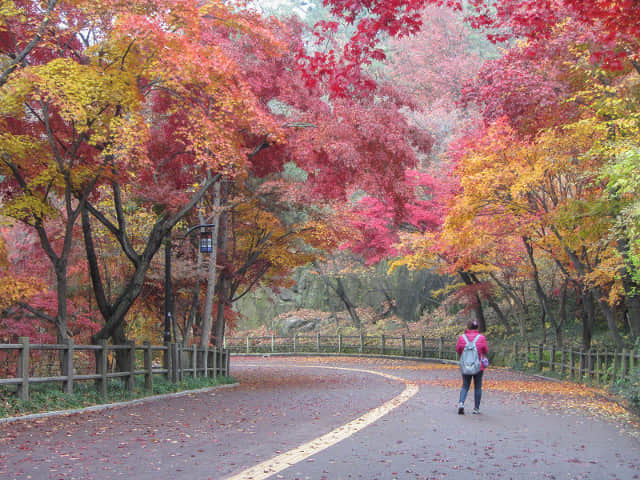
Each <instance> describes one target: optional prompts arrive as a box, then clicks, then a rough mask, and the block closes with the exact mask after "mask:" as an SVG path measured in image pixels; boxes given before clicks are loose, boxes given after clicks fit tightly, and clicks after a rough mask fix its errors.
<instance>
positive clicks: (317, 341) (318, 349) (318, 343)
mask: <svg viewBox="0 0 640 480" xmlns="http://www.w3.org/2000/svg"><path fill="white" fill-rule="evenodd" d="M316 351H317V352H318V353H320V333H316Z"/></svg>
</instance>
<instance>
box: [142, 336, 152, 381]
mask: <svg viewBox="0 0 640 480" xmlns="http://www.w3.org/2000/svg"><path fill="white" fill-rule="evenodd" d="M142 345H143V348H144V350H143V358H144V389H145V390H146V391H148V392H150V391H152V390H153V357H152V355H151V342H149V341H145V342H143V344H142Z"/></svg>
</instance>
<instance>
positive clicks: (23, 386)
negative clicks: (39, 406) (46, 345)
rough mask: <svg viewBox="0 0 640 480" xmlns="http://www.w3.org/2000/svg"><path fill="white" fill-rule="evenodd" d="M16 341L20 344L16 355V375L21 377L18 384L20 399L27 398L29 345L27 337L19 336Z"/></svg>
mask: <svg viewBox="0 0 640 480" xmlns="http://www.w3.org/2000/svg"><path fill="white" fill-rule="evenodd" d="M18 341H19V342H20V344H21V347H20V354H19V355H18V369H17V372H16V373H17V377H18V378H20V379H22V383H20V384H18V398H20V400H29V356H30V353H29V352H30V350H31V348H30V346H29V337H20V338H19V339H18Z"/></svg>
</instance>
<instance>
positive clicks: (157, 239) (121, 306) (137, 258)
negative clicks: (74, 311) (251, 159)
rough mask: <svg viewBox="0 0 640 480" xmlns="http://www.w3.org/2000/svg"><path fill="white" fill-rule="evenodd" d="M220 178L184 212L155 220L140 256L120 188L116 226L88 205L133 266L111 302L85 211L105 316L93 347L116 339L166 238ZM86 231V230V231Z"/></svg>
mask: <svg viewBox="0 0 640 480" xmlns="http://www.w3.org/2000/svg"><path fill="white" fill-rule="evenodd" d="M219 178H220V175H216V176H215V177H212V178H208V179H207V180H206V182H204V183H203V185H202V186H201V188H200V190H198V191H197V192H196V193H195V194H193V196H192V197H191V199H190V201H189V203H187V204H186V205H185V206H184V207H183V208H182V209H180V210H179V211H178V212H176V213H174V214H173V215H172V216H169V215H162V216H160V217H159V218H158V219H157V220H156V223H155V224H154V225H153V228H152V229H151V232H150V233H149V236H148V237H147V239H146V244H145V246H144V250H143V252H142V253H141V254H138V253H137V252H136V251H135V250H134V248H133V246H132V244H131V243H130V239H129V237H128V234H127V229H126V226H127V224H126V219H125V216H124V212H123V207H122V202H121V198H120V188H119V185H118V184H113V185H112V187H113V195H112V201H113V208H114V210H115V212H116V223H117V225H116V224H114V223H113V222H112V221H111V220H110V218H109V216H107V215H104V214H103V213H102V212H101V211H99V210H98V209H96V208H95V207H93V206H92V205H90V204H89V203H87V204H86V205H85V208H86V209H87V210H88V213H90V214H91V215H92V216H93V217H94V218H96V219H97V220H98V221H99V222H100V223H102V224H103V225H104V226H105V227H106V228H107V229H108V230H109V231H110V232H111V233H112V234H113V236H114V237H115V238H116V240H117V241H118V242H119V244H120V246H121V248H122V251H123V252H124V254H125V255H126V256H127V258H129V260H130V261H131V263H132V266H133V273H132V274H131V276H130V277H129V279H128V281H127V283H126V284H125V285H123V287H122V290H121V293H120V295H119V296H118V297H117V298H116V300H115V301H114V302H112V303H110V302H109V301H108V299H107V297H106V295H105V292H104V286H103V281H102V278H101V275H100V270H99V269H98V262H97V258H96V252H95V249H94V247H93V237H92V234H91V227H90V222H89V215H87V214H86V212H85V215H84V217H83V220H84V218H85V217H86V220H87V221H86V225H87V226H86V227H84V225H83V231H84V233H85V235H84V239H85V248H86V252H87V261H88V263H89V270H90V275H91V282H92V286H93V291H94V296H95V297H96V301H97V303H98V307H99V309H100V313H101V314H102V316H103V319H104V322H105V323H104V325H103V327H102V328H101V329H100V330H99V331H98V332H96V333H95V334H94V335H92V337H91V340H92V342H93V343H94V344H97V342H98V341H99V340H101V339H105V340H106V339H109V338H112V337H113V336H114V334H115V333H114V332H115V331H116V329H117V328H119V327H120V326H121V325H122V324H123V322H124V321H125V317H126V314H127V312H128V311H129V309H130V308H131V307H132V306H133V304H134V303H135V301H136V300H137V298H138V297H139V295H140V292H141V291H142V286H143V284H144V281H145V277H146V274H147V271H148V269H149V266H150V265H151V261H152V260H153V258H154V256H155V254H156V253H157V252H158V250H159V249H160V247H161V246H162V244H163V242H164V240H165V238H166V237H167V235H169V234H170V232H171V230H172V228H173V227H174V226H175V225H176V224H177V223H178V222H179V221H180V220H181V219H182V218H184V216H185V215H187V213H189V212H190V211H191V209H192V208H193V207H194V206H195V205H196V204H197V203H198V202H199V201H200V199H201V198H202V197H203V196H204V195H205V193H206V192H207V191H208V190H209V188H211V187H212V186H213V185H214V184H215V183H216V182H217V181H218V179H219ZM83 223H84V221H83ZM85 228H86V230H84V229H85Z"/></svg>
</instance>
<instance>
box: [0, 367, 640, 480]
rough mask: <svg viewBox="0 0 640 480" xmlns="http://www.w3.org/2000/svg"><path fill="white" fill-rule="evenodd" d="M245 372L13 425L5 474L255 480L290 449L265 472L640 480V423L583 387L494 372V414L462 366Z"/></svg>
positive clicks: (2, 462) (335, 477)
mask: <svg viewBox="0 0 640 480" xmlns="http://www.w3.org/2000/svg"><path fill="white" fill-rule="evenodd" d="M336 366H337V367H341V368H344V369H340V370H336V369H335V368H326V367H336ZM362 370H372V371H376V372H380V373H384V374H388V375H392V376H394V377H398V378H397V379H394V378H390V377H384V376H380V375H375V374H373V373H367V372H364V371H362ZM232 374H233V375H234V376H235V377H236V378H237V379H238V381H239V382H240V385H239V386H238V387H235V388H231V389H221V390H214V391H211V392H206V393H198V394H193V395H188V396H183V397H176V398H168V399H162V400H157V401H154V402H150V403H145V404H141V405H135V406H130V407H125V408H119V409H113V410H106V411H103V412H91V413H83V414H77V415H71V416H65V417H51V418H45V419H40V420H32V421H28V422H27V421H22V422H17V423H11V424H6V425H0V479H27V478H31V479H43V480H45V479H47V480H48V479H56V480H61V479H65V480H70V479H83V480H84V479H112V478H127V477H128V478H135V479H136V480H138V479H155V480H159V479H183V478H184V479H196V480H200V479H201V480H207V479H216V480H218V479H225V478H234V479H240V478H247V479H249V478H257V477H255V476H253V477H252V475H254V474H255V473H251V470H250V469H251V468H252V467H255V466H256V465H259V464H260V465H266V464H263V462H269V461H271V460H272V459H274V458H278V457H280V458H288V459H291V458H295V459H299V460H295V461H294V460H287V461H288V462H289V463H291V465H290V466H288V467H287V468H285V469H282V470H280V471H278V472H277V473H273V474H272V475H271V476H269V475H268V474H263V476H262V478H265V479H266V478H274V479H276V478H283V479H301V480H302V479H312V480H321V479H327V480H340V479H366V480H374V479H380V480H383V479H384V480H389V479H394V478H396V479H399V480H405V479H465V480H466V479H501V478H504V479H521V478H536V479H538V478H540V479H554V478H555V479H598V480H600V479H621V480H626V479H635V478H640V440H639V437H640V428H639V426H638V424H637V423H636V421H635V420H634V419H633V418H631V417H630V416H628V415H627V414H626V413H625V412H624V411H623V410H622V409H620V408H619V407H618V406H617V405H615V404H613V403H609V402H607V401H604V400H602V399H601V398H599V397H597V396H596V395H594V394H592V393H591V392H588V391H585V390H584V389H582V388H581V387H579V386H574V385H567V384H563V383H558V382H550V381H544V380H537V379H532V378H530V377H526V376H523V375H519V374H516V373H513V372H509V371H505V370H496V369H491V370H489V371H488V372H487V374H486V376H485V393H484V396H483V405H482V411H483V413H482V414H481V415H464V416H459V415H457V414H456V409H455V404H456V399H457V394H458V389H459V383H460V381H459V378H458V376H459V374H458V371H457V369H456V368H455V367H450V366H443V365H434V364H428V363H420V362H402V361H395V360H379V359H350V358H340V359H335V358H278V357H273V358H265V357H246V358H245V357H234V358H233V359H232ZM408 384H411V385H415V386H417V391H416V392H414V393H413V394H412V395H411V396H410V397H409V398H405V399H404V400H403V401H402V402H400V403H399V404H398V405H392V407H393V408H390V409H389V410H388V411H384V412H381V411H378V412H379V413H382V415H381V416H380V417H378V418H375V419H374V421H372V422H371V423H370V424H368V425H366V426H365V427H364V428H361V429H355V430H354V431H353V432H350V433H349V434H348V435H343V437H341V438H340V440H339V441H338V442H336V443H334V444H327V445H325V446H323V448H322V449H319V450H318V451H317V452H314V453H313V454H312V455H299V453H297V452H298V451H299V447H300V446H301V445H304V444H306V443H307V442H311V441H314V440H316V439H318V438H322V437H323V436H326V435H327V434H328V433H330V432H334V431H335V430H336V429H340V428H342V427H344V426H345V425H349V424H350V423H351V424H353V423H354V420H355V419H359V418H360V417H362V416H365V415H367V414H369V413H370V412H373V411H376V409H378V408H380V407H381V406H382V405H385V404H391V403H393V401H394V399H397V398H399V396H401V395H402V394H403V392H405V391H406V388H407V385H408ZM355 423H357V422H355ZM288 452H294V453H295V454H296V455H297V456H293V457H283V456H284V455H285V454H287V453H288ZM261 468H262V467H261ZM243 472H245V473H243ZM265 475H266V476H265Z"/></svg>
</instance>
